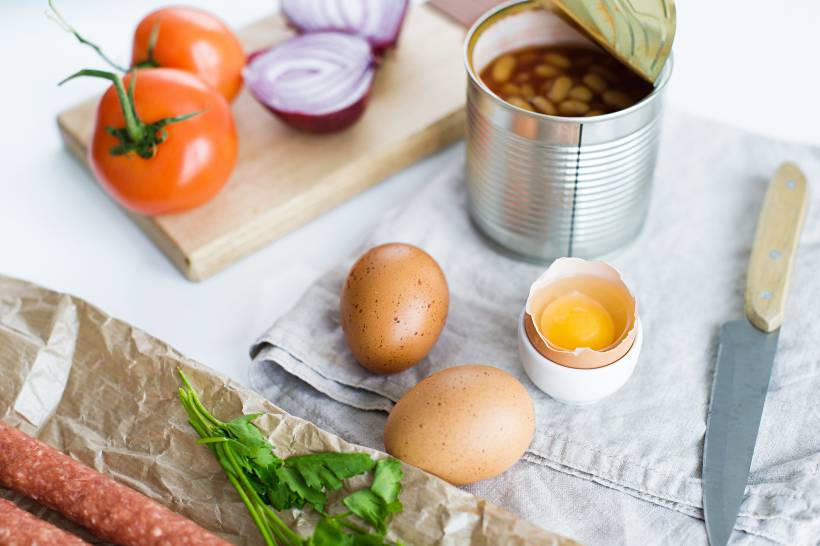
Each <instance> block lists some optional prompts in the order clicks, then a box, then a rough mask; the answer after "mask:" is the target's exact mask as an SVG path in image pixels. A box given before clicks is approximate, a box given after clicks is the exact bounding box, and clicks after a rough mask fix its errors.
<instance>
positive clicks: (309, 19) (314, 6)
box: [281, 0, 409, 53]
mask: <svg viewBox="0 0 820 546" xmlns="http://www.w3.org/2000/svg"><path fill="white" fill-rule="evenodd" d="M408 3H409V0H281V5H282V13H284V14H285V17H287V19H288V21H290V24H291V25H293V26H294V27H296V28H297V29H299V30H300V31H302V32H315V31H323V30H335V31H339V32H346V33H349V34H358V35H359V36H362V37H363V38H365V39H366V40H367V41H368V42H370V45H371V46H372V47H373V50H374V51H376V52H377V53H379V52H381V51H384V50H385V49H389V48H391V47H393V46H395V45H396V42H397V41H398V39H399V33H400V32H401V24H402V22H403V21H404V16H405V14H406V13H407V5H408Z"/></svg>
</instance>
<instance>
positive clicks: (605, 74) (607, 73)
mask: <svg viewBox="0 0 820 546" xmlns="http://www.w3.org/2000/svg"><path fill="white" fill-rule="evenodd" d="M589 71H590V72H592V73H593V74H598V75H599V76H601V77H602V78H604V79H605V80H606V81H608V82H609V83H617V82H618V81H619V80H620V78H619V77H618V76H617V75H615V72H613V71H612V70H610V69H608V68H607V67H605V66H601V65H599V64H593V65H592V66H590V67H589Z"/></svg>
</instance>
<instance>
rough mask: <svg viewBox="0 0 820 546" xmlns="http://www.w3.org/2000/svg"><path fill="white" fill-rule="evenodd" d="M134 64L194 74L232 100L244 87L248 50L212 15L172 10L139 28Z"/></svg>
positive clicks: (157, 14)
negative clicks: (243, 76) (176, 69)
mask: <svg viewBox="0 0 820 546" xmlns="http://www.w3.org/2000/svg"><path fill="white" fill-rule="evenodd" d="M131 65H132V66H134V67H141V68H146V67H149V68H154V67H163V68H178V69H180V70H185V71H187V72H192V73H194V74H196V75H197V76H199V77H200V78H202V80H203V81H204V82H205V83H207V84H208V85H210V86H211V87H213V88H214V89H216V90H218V91H219V92H220V93H221V94H222V96H224V97H225V98H226V99H228V101H232V100H233V99H234V98H235V97H236V95H237V93H239V90H240V89H241V88H242V68H243V67H244V66H245V51H244V50H243V49H242V44H240V43H239V40H238V39H237V37H236V35H234V33H233V32H231V29H229V28H228V27H227V26H226V25H225V23H223V22H222V21H221V20H219V19H218V18H216V17H215V16H213V15H211V14H210V13H208V12H206V11H203V10H201V9H197V8H192V7H169V8H162V9H159V10H157V11H154V12H152V13H150V14H148V15H147V16H146V17H145V18H144V19H143V20H142V21H140V23H139V25H137V29H136V31H135V32H134V44H133V49H132V52H131Z"/></svg>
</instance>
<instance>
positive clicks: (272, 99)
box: [243, 32, 376, 133]
mask: <svg viewBox="0 0 820 546" xmlns="http://www.w3.org/2000/svg"><path fill="white" fill-rule="evenodd" d="M375 65H376V63H375V58H374V57H373V52H372V51H371V49H370V45H369V44H368V42H367V41H366V40H364V39H363V38H360V37H359V36H354V35H352V34H343V33H340V32H316V33H311V34H302V35H300V36H295V37H293V38H291V39H289V40H287V41H285V42H283V43H281V44H279V45H277V46H274V47H272V48H271V49H268V50H266V51H261V52H258V53H254V54H253V55H251V56H250V58H249V60H248V64H247V66H246V67H245V70H244V72H243V76H244V78H245V84H246V85H247V86H248V89H249V90H250V92H251V93H252V94H253V96H254V97H256V99H257V100H258V101H259V102H261V103H262V104H263V105H265V106H266V107H267V108H268V109H269V110H270V111H271V112H273V113H274V114H276V115H277V116H279V118H281V119H282V120H283V121H284V122H285V123H287V124H288V125H291V126H292V127H295V128H297V129H301V130H303V131H309V132H312V133H329V132H333V131H339V130H342V129H344V128H346V127H348V126H350V125H352V124H353V123H354V122H355V121H356V120H358V119H359V117H361V115H362V113H363V112H364V109H365V106H366V105H367V99H368V96H369V94H370V88H371V86H372V85H373V75H374V73H375V71H376V67H375Z"/></svg>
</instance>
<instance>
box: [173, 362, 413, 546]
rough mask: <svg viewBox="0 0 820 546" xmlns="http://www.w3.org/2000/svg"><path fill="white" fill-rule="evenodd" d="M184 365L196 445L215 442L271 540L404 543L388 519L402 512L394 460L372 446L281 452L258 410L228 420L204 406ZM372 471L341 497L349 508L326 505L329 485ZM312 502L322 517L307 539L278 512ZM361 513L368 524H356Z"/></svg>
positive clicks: (281, 544) (311, 544)
mask: <svg viewBox="0 0 820 546" xmlns="http://www.w3.org/2000/svg"><path fill="white" fill-rule="evenodd" d="M178 371H179V376H180V378H181V379H182V386H181V387H180V389H179V399H180V402H182V406H183V407H184V408H185V412H186V413H187V414H188V423H190V425H191V427H192V428H193V429H194V431H196V433H197V434H198V435H199V440H198V443H199V444H203V445H207V446H209V447H210V449H211V452H212V453H213V454H214V456H215V457H216V459H217V461H219V464H220V465H221V466H222V469H223V470H224V471H225V475H226V476H227V477H228V480H229V481H230V482H231V484H232V485H233V486H234V488H235V489H236V491H237V492H238V493H239V496H240V498H241V499H242V502H244V503H245V506H246V507H247V509H248V512H249V513H250V516H251V518H252V519H253V521H254V523H255V524H256V526H257V527H258V528H259V532H260V533H261V535H262V537H263V539H264V540H265V544H266V545H267V546H402V543H401V542H400V541H399V542H396V543H392V542H389V541H387V539H386V538H385V535H386V534H387V524H388V522H389V520H390V518H391V517H392V515H393V514H396V513H399V512H401V511H402V504H401V501H400V500H399V495H400V494H401V479H402V477H403V473H402V470H401V463H399V461H397V460H396V459H381V460H379V461H374V460H373V459H371V458H370V455H368V454H367V453H333V452H331V453H313V454H309V455H297V456H293V457H288V458H286V459H282V458H280V457H278V456H277V455H276V453H275V452H274V449H273V446H272V445H271V444H270V442H268V441H267V439H266V438H265V437H264V436H263V435H262V432H261V431H260V430H259V429H258V428H257V427H256V425H254V424H253V421H254V420H255V419H256V418H257V417H259V416H261V415H262V414H260V413H255V414H251V415H243V416H241V417H238V418H236V419H234V420H232V421H227V422H223V421H220V420H219V419H217V418H216V417H214V416H213V415H211V413H210V412H209V411H208V410H207V409H206V408H205V406H203V404H202V402H201V401H200V399H199V397H198V396H197V393H196V391H195V390H194V389H193V387H192V386H191V384H190V382H189V381H188V378H187V377H186V376H185V374H184V373H183V372H182V370H178ZM368 472H372V473H373V482H372V484H371V485H370V487H369V488H366V489H360V490H358V491H354V492H353V493H351V494H349V495H347V496H346V497H344V498H343V499H342V504H343V505H344V506H345V507H346V508H347V511H345V512H341V513H337V514H331V513H329V512H328V511H326V510H327V504H328V497H327V495H328V492H329V491H338V490H339V489H341V488H342V486H343V485H344V481H345V480H346V479H348V478H352V477H353V476H358V475H362V474H366V473H368ZM305 506H310V507H312V508H313V509H314V510H315V511H316V512H318V513H319V514H320V516H321V519H319V522H318V524H317V525H316V529H315V530H314V532H313V534H312V535H311V536H309V537H306V538H303V537H301V536H300V535H299V534H297V533H296V532H294V531H293V530H291V529H290V528H289V527H288V526H287V525H285V523H284V522H283V521H282V520H281V518H280V517H279V516H278V515H277V513H276V512H275V511H274V509H276V510H288V509H292V508H296V509H302V508H304V507H305ZM354 516H355V517H356V518H358V520H360V521H361V522H362V523H364V524H365V525H366V526H370V527H372V528H373V529H374V531H371V530H368V529H367V528H366V527H362V526H361V525H359V524H357V523H356V522H355V520H354V519H353V517H354Z"/></svg>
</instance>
